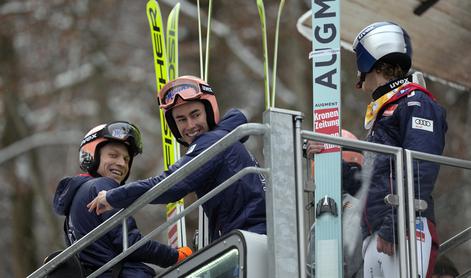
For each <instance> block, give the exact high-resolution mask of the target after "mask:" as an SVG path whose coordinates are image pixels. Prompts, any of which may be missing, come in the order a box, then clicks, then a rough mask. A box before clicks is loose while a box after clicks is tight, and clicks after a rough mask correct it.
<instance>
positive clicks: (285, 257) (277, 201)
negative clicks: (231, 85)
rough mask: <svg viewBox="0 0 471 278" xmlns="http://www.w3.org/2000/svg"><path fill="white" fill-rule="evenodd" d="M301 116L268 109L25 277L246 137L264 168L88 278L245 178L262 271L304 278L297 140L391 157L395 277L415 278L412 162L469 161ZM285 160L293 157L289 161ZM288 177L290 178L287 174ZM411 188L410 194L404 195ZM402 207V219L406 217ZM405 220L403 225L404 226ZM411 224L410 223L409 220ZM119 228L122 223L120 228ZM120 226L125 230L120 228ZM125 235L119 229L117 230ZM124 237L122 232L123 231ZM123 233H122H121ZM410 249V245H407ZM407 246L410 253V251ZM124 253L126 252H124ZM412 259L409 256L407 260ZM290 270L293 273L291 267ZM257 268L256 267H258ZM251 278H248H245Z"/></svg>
mask: <svg viewBox="0 0 471 278" xmlns="http://www.w3.org/2000/svg"><path fill="white" fill-rule="evenodd" d="M301 118H302V114H300V113H299V112H296V111H289V110H283V109H270V110H269V111H267V112H265V114H264V124H254V123H251V124H245V125H242V126H240V127H238V128H236V129H235V130H233V131H232V132H231V133H229V134H227V135H226V136H225V137H224V138H222V139H221V140H219V141H218V142H216V143H215V144H214V145H212V146H211V147H209V148H208V149H207V150H205V151H204V152H202V153H201V154H200V155H198V156H197V157H195V158H194V159H192V160H191V161H190V162H189V163H187V164H185V165H184V166H182V167H181V168H179V169H178V170H177V171H175V172H174V173H173V174H172V175H170V176H168V177H167V178H165V179H164V180H162V181H161V182H160V183H158V184H157V185H156V186H154V187H152V188H151V189H150V190H149V191H147V192H146V193H145V194H143V195H142V196H141V197H139V198H138V199H137V200H136V201H135V202H134V203H133V204H132V205H130V206H129V207H128V208H126V209H122V210H120V211H119V212H117V213H116V214H115V215H113V216H112V217H111V218H109V219H108V220H106V221H105V222H104V223H102V224H101V225H99V226H98V227H96V228H95V229H94V230H92V231H91V232H90V233H88V234H87V235H85V236H84V237H83V238H81V239H80V240H78V241H76V242H75V243H74V244H72V245H71V246H69V247H68V248H67V249H65V250H64V251H63V252H62V253H60V254H59V255H58V256H56V257H55V258H53V259H52V260H51V261H49V262H48V263H46V264H45V265H43V266H42V267H40V268H39V269H37V270H36V271H35V272H33V273H32V274H31V275H29V276H28V277H30V278H33V277H43V276H45V275H46V274H48V273H49V272H50V271H52V270H53V269H54V268H55V267H57V266H58V265H59V264H60V263H62V262H64V261H65V260H66V259H68V258H69V257H71V256H72V255H73V254H76V253H78V252H79V251H81V250H83V249H84V248H86V247H87V246H88V245H89V244H91V243H92V242H94V241H95V240H97V239H98V238H100V237H101V236H103V235H104V234H105V233H107V232H108V231H109V230H111V229H112V228H113V227H115V226H117V225H118V224H120V222H121V221H123V220H125V219H126V218H127V217H128V216H130V215H132V214H134V213H135V212H137V211H138V210H139V209H141V208H142V207H144V206H145V205H147V204H148V203H150V202H151V201H152V200H154V199H155V198H157V197H158V196H160V195H161V194H163V193H164V192H165V191H167V190H168V189H169V188H170V187H172V186H173V185H174V184H176V183H178V182H179V181H181V180H182V179H184V178H185V177H186V176H188V175H189V174H191V173H192V172H194V171H195V170H197V169H198V168H199V167H201V166H202V165H204V163H206V162H207V161H208V160H209V159H211V158H213V157H214V156H216V155H217V154H219V153H221V152H222V151H223V150H225V149H226V148H228V147H229V146H231V145H232V144H234V143H235V142H237V141H238V140H240V139H242V138H244V137H246V136H249V135H264V148H263V151H264V157H265V167H267V168H269V169H265V168H258V167H247V168H244V169H242V170H241V171H240V172H238V173H236V174H235V175H234V176H232V177H230V178H229V179H228V180H226V181H225V182H223V183H222V184H220V185H219V186H218V187H216V188H215V189H213V190H212V191H211V192H209V193H207V194H206V195H205V196H203V197H201V198H199V199H198V200H197V201H196V202H194V203H193V204H191V205H190V206H188V207H187V208H186V209H185V210H184V211H182V212H181V213H179V214H177V215H175V216H174V217H172V218H171V219H169V220H167V221H166V222H165V223H163V224H162V225H160V226H158V227H157V228H156V229H154V230H153V231H152V232H150V233H149V234H147V235H146V236H144V237H143V238H142V239H141V240H139V241H138V242H136V243H135V244H133V245H132V246H129V247H127V246H126V245H124V246H123V247H125V248H123V252H122V253H120V254H119V255H118V256H116V257H115V258H113V259H112V260H111V261H110V262H108V263H106V264H105V265H103V266H102V267H100V268H99V269H98V270H97V271H95V272H94V273H92V274H91V275H90V276H89V277H96V276H98V275H99V274H101V273H103V272H104V271H106V270H107V269H109V268H111V267H112V266H113V265H114V264H116V263H117V262H119V261H120V260H122V259H123V258H124V257H126V256H127V255H129V254H130V253H132V252H133V251H135V250H136V249H137V248H139V247H140V246H142V245H143V244H144V243H145V242H146V241H148V240H149V239H150V238H151V237H153V236H155V235H156V234H158V233H160V232H162V231H163V230H164V229H166V228H168V227H169V226H170V225H171V224H173V223H175V222H176V221H178V220H179V219H180V218H181V217H184V216H185V215H187V214H188V213H190V212H191V211H193V210H194V209H196V208H197V207H198V206H199V205H201V204H203V203H204V202H206V201H207V200H208V199H210V198H212V197H213V196H215V195H216V194H218V193H219V192H221V191H222V190H224V189H226V188H227V187H228V186H230V185H231V184H232V183H233V182H235V181H236V180H238V179H240V178H241V177H242V176H244V175H246V174H249V173H265V174H267V178H268V182H267V191H266V204H267V235H268V250H269V252H268V254H267V258H268V266H267V267H268V269H269V275H270V277H273V278H281V277H305V271H304V265H305V263H303V262H304V260H305V254H304V253H305V252H304V251H305V250H304V248H305V242H306V239H305V236H306V235H305V233H304V232H303V228H304V223H303V221H304V219H302V217H303V204H302V192H303V189H304V184H303V177H302V169H301V168H302V161H301V157H302V150H301V142H302V140H303V139H310V140H314V141H318V142H323V143H330V144H334V145H339V146H343V147H349V148H353V149H358V150H366V151H372V152H379V153H384V154H389V155H392V156H394V157H395V167H394V169H395V177H396V182H397V197H398V206H397V211H398V255H399V263H400V276H401V277H415V276H416V274H417V258H416V254H415V252H410V251H409V252H408V249H409V250H412V251H413V250H415V241H412V240H411V241H410V242H409V248H408V246H407V240H406V233H407V231H409V237H410V238H414V239H415V238H416V237H415V234H412V233H411V231H412V232H414V231H415V210H414V207H415V206H414V192H413V178H411V177H413V167H412V161H413V159H422V160H427V161H432V162H435V163H441V164H444V165H449V166H455V167H460V168H465V169H471V161H465V160H460V159H455V158H449V157H444V156H436V155H430V154H426V153H420V152H415V151H410V150H404V149H402V148H399V147H393V146H387V145H382V144H376V143H370V142H365V141H357V140H351V139H347V138H343V137H337V136H329V135H325V134H320V133H315V132H311V131H305V130H301ZM289 154H294V155H293V156H290V155H289ZM404 169H406V173H407V182H408V183H407V186H404ZM293 173H294V174H293ZM408 188H409V189H410V188H412V190H408ZM406 207H407V208H408V210H407V213H408V214H407V215H408V216H409V218H408V217H407V215H406ZM407 219H409V221H407ZM411 219H413V221H412V220H411ZM123 223H124V222H123ZM123 226H125V225H123ZM123 229H125V227H123ZM124 231H125V230H124ZM125 233H126V232H125ZM470 236H471V230H470V228H468V229H467V230H465V231H464V232H462V233H460V234H459V235H457V236H455V237H453V238H452V239H450V240H449V241H447V242H445V243H444V244H443V246H442V247H441V249H440V250H441V251H442V252H446V251H447V250H449V249H450V248H453V247H455V246H457V245H459V244H461V243H463V242H464V241H466V240H468V239H469V237H470ZM413 243H414V244H413ZM412 246H413V247H412ZM126 247H127V248H126ZM411 253H412V256H411ZM295 265H296V267H295ZM261 267H262V266H261ZM249 278H251V277H249Z"/></svg>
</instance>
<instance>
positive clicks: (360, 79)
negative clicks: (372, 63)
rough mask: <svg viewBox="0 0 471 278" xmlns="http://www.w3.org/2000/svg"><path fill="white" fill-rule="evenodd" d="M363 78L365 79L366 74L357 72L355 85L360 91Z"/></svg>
mask: <svg viewBox="0 0 471 278" xmlns="http://www.w3.org/2000/svg"><path fill="white" fill-rule="evenodd" d="M365 77H366V73H364V72H358V82H357V84H356V85H355V87H356V88H357V89H361V87H362V86H363V82H365Z"/></svg>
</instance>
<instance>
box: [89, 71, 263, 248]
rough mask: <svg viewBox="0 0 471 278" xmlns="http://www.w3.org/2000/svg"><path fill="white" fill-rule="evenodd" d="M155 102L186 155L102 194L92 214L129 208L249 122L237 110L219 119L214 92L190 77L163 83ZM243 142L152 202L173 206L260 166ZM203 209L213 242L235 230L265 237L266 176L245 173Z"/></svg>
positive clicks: (202, 194)
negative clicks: (159, 171) (155, 173)
mask: <svg viewBox="0 0 471 278" xmlns="http://www.w3.org/2000/svg"><path fill="white" fill-rule="evenodd" d="M159 103H160V107H161V108H162V109H163V110H164V112H165V119H166V121H167V123H168V126H169V128H170V130H171V131H172V133H173V135H174V136H175V138H176V139H177V141H178V142H180V143H181V144H183V145H185V146H187V147H188V150H187V152H186V154H185V155H184V156H183V157H182V158H181V159H180V160H178V161H177V162H176V163H175V164H173V165H171V166H170V167H169V169H168V170H167V171H165V172H163V173H162V174H160V175H159V176H156V177H153V178H149V179H147V180H142V181H138V182H133V183H130V184H127V185H126V186H125V187H120V188H116V189H113V190H110V191H108V192H106V191H102V192H100V193H99V195H98V196H97V198H95V200H93V202H91V203H90V204H89V205H88V206H89V208H90V211H93V210H95V211H96V212H97V213H98V214H100V213H102V212H104V211H107V210H108V209H111V208H124V207H127V206H129V205H130V204H131V203H132V202H133V201H134V200H136V199H137V198H138V197H139V196H141V195H142V194H144V193H145V192H146V191H147V190H149V189H150V188H152V187H153V186H154V185H156V184H158V183H159V182H160V181H161V180H163V179H164V178H166V177H167V176H168V175H170V174H172V173H173V172H175V171H176V170H177V169H178V168H180V167H181V166H183V165H185V164H186V163H188V162H189V161H190V160H191V159H193V158H194V157H196V156H197V155H198V154H200V153H201V152H203V151H204V150H206V149H207V148H208V147H210V146H211V145H213V144H214V143H215V142H217V141H218V140H219V139H221V138H222V137H224V136H225V135H226V134H228V133H229V132H231V131H232V130H234V129H235V128H236V127H238V126H239V125H242V124H245V123H247V119H246V118H245V116H244V115H243V114H242V113H241V112H240V111H238V110H236V109H231V110H230V111H229V112H228V113H227V114H226V115H225V116H224V117H223V119H222V120H221V121H219V109H218V105H217V101H216V97H215V94H214V92H213V90H212V88H211V87H210V86H209V84H207V83H206V82H205V81H204V80H201V79H199V78H197V77H194V76H182V77H178V78H177V79H175V80H173V81H170V82H169V83H167V84H166V85H165V86H164V87H163V88H162V89H161V90H160V92H159ZM244 140H246V138H245V139H243V140H242V141H244ZM242 143H243V142H237V143H234V144H233V145H232V146H230V147H229V148H227V149H226V150H225V151H223V152H222V153H220V154H218V155H217V156H216V157H214V158H213V159H211V160H210V161H209V162H207V163H206V164H204V165H203V166H202V167H200V168H199V169H198V171H196V172H194V173H192V174H190V175H189V176H188V177H186V178H185V179H184V180H182V181H181V182H179V183H177V184H176V185H174V186H173V187H172V188H171V189H169V190H168V191H167V192H165V193H163V194H162V195H161V196H159V197H158V198H157V199H155V200H154V201H153V202H152V203H157V204H165V203H169V202H175V201H177V200H179V199H181V198H183V197H184V196H185V195H187V194H188V193H190V192H195V193H196V195H197V196H198V198H200V197H202V196H204V195H205V194H206V193H208V192H209V191H211V190H212V189H214V188H215V187H216V186H218V185H219V184H221V183H222V182H224V181H226V180H227V179H228V178H229V177H231V176H233V175H234V174H235V173H237V172H238V171H240V170H241V169H243V168H245V167H249V166H258V163H257V162H256V161H255V159H254V158H253V157H252V156H251V155H250V153H249V152H248V151H247V149H246V148H245V146H244V145H243V144H242ZM203 209H204V211H205V213H206V215H207V216H208V219H209V228H210V240H211V241H213V240H215V239H217V238H219V237H220V236H221V235H224V234H227V233H228V232H230V231H232V230H234V229H241V230H247V231H251V232H255V233H259V234H266V211H265V179H264V177H263V176H262V175H258V174H248V175H245V176H244V177H242V178H240V179H239V180H238V181H236V182H235V183H234V184H233V185H231V186H230V187H228V188H227V189H225V190H224V191H222V192H221V193H219V194H218V195H216V196H215V197H213V198H212V199H210V200H208V201H207V202H206V203H204V204H203Z"/></svg>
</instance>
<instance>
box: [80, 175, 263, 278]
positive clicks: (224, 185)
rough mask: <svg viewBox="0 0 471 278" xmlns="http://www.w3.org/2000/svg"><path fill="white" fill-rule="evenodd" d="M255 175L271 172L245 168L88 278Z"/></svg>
mask: <svg viewBox="0 0 471 278" xmlns="http://www.w3.org/2000/svg"><path fill="white" fill-rule="evenodd" d="M254 173H255V174H256V173H264V174H268V173H269V170H268V169H266V168H258V167H245V168H243V169H242V170H240V171H239V172H237V173H236V174H234V175H233V176H232V177H230V178H228V179H227V180H226V181H225V182H223V183H221V184H220V185H218V186H217V187H216V188H214V189H213V190H211V191H210V192H208V193H206V194H205V195H204V196H203V197H201V198H199V199H198V200H196V201H195V202H193V203H192V204H191V205H189V206H188V207H187V208H185V209H184V210H183V211H181V212H180V213H178V214H176V215H175V216H173V217H171V218H170V219H168V220H167V221H166V222H165V223H163V224H162V225H159V226H158V227H157V228H155V229H154V230H152V231H151V232H150V233H148V234H147V235H145V236H144V237H142V238H141V239H140V240H138V241H137V242H135V243H134V244H133V245H132V246H131V247H129V248H128V249H127V250H123V252H121V253H120V254H119V255H117V256H116V257H114V258H113V259H112V260H111V261H109V262H107V263H106V264H104V265H103V266H101V267H100V268H99V269H97V270H96V271H95V272H93V273H92V274H90V276H88V277H89V278H92V277H97V276H98V275H100V274H102V273H103V272H105V271H106V270H108V269H110V268H111V267H113V266H114V265H115V264H116V263H118V262H119V261H121V260H122V259H123V258H124V257H126V256H127V255H129V254H131V253H132V252H134V251H136V249H137V248H139V247H141V246H142V245H144V244H145V243H146V242H147V241H149V240H150V239H151V238H153V237H154V236H156V235H158V234H159V233H161V232H162V231H164V230H165V229H167V228H168V227H170V225H172V224H174V223H176V222H177V221H178V220H180V219H181V218H182V217H185V216H186V215H187V214H189V213H191V212H192V211H194V210H195V209H197V208H198V207H199V206H200V205H202V204H204V203H205V202H206V201H208V200H209V199H211V198H212V197H214V196H216V195H217V194H219V193H220V192H221V191H223V190H224V189H226V188H228V187H229V186H231V185H232V184H234V182H236V181H237V180H239V179H240V178H242V177H243V176H245V175H247V174H254Z"/></svg>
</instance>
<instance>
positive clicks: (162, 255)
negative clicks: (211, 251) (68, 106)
mask: <svg viewBox="0 0 471 278" xmlns="http://www.w3.org/2000/svg"><path fill="white" fill-rule="evenodd" d="M141 152H142V143H141V135H140V132H139V129H138V128H137V127H136V126H134V125H133V124H130V123H128V122H124V121H118V122H111V123H108V124H102V125H99V126H97V127H95V128H93V129H91V130H90V131H89V132H88V133H87V134H86V135H85V137H84V139H83V140H82V143H81V144H80V168H81V169H82V170H84V171H85V172H87V174H82V175H78V176H73V177H66V178H63V179H62V180H61V181H60V182H59V185H58V186H57V190H56V193H55V195H54V210H55V212H56V213H58V214H60V215H64V216H66V219H65V223H64V232H65V234H66V241H67V243H68V245H70V244H72V243H73V242H75V241H76V240H79V239H80V238H82V237H83V236H85V235H86V234H87V233H89V232H90V231H92V230H93V229H94V228H96V227H98V226H99V225H100V224H102V223H103V222H104V221H105V220H107V219H108V218H110V217H111V216H113V214H115V213H116V212H118V210H112V211H109V212H107V213H104V214H103V215H95V214H92V213H89V212H88V210H87V208H86V205H87V204H88V203H89V202H90V201H91V200H93V198H94V197H95V196H96V194H97V193H98V192H100V191H101V190H109V189H113V188H119V187H120V186H121V185H123V184H124V182H125V181H126V179H127V178H128V177H129V172H130V170H131V166H132V161H133V159H134V157H135V156H136V155H138V154H139V153H141ZM127 227H128V235H127V237H128V241H129V245H132V244H134V243H135V242H137V241H138V240H140V239H141V237H142V236H141V234H140V232H139V230H138V228H137V226H136V221H135V220H134V218H133V217H128V218H127ZM122 249H123V234H122V227H121V225H119V226H117V227H115V228H113V229H112V230H110V231H109V232H108V233H106V235H104V236H103V237H102V238H100V239H98V240H97V241H95V242H94V243H92V244H90V245H89V246H88V247H87V248H85V249H84V250H83V251H81V252H80V253H79V259H80V262H81V264H82V267H83V268H84V270H85V272H86V273H85V275H89V274H90V273H91V272H93V271H95V270H97V269H98V268H99V267H101V266H103V265H104V264H106V263H107V262H109V261H110V260H111V259H113V258H114V257H115V256H116V255H118V254H119V253H120V252H121V251H122ZM190 254H191V249H189V248H188V247H182V248H180V249H174V248H172V247H170V246H167V245H164V244H161V243H159V242H157V241H154V240H150V241H148V242H147V243H146V244H145V245H143V246H141V247H140V248H138V249H137V250H136V251H135V252H133V253H132V254H131V255H129V256H128V257H127V258H126V259H124V260H123V261H122V263H120V264H118V265H116V266H114V267H113V271H108V272H105V273H104V274H102V275H101V276H100V277H118V275H119V277H154V276H155V272H154V270H153V269H152V268H150V267H149V266H147V265H145V264H144V262H146V263H152V264H156V265H159V266H161V267H168V266H171V265H174V264H176V263H177V262H179V261H181V260H183V259H184V258H186V257H187V256H189V255H190ZM57 275H59V274H58V273H57ZM57 275H56V276H57ZM56 276H51V277H56ZM59 276H60V275H59Z"/></svg>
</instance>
